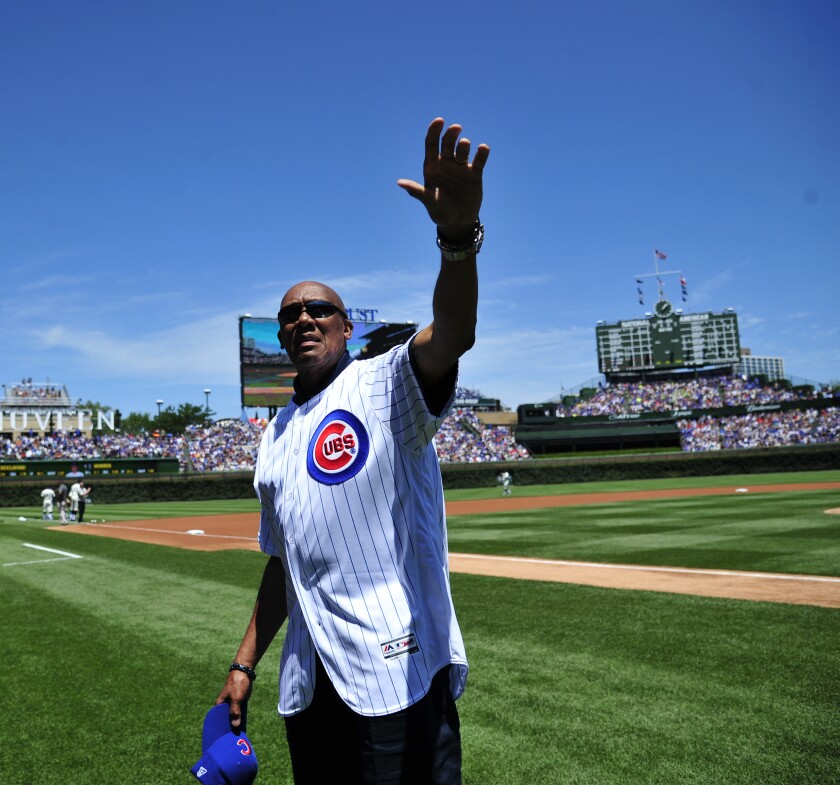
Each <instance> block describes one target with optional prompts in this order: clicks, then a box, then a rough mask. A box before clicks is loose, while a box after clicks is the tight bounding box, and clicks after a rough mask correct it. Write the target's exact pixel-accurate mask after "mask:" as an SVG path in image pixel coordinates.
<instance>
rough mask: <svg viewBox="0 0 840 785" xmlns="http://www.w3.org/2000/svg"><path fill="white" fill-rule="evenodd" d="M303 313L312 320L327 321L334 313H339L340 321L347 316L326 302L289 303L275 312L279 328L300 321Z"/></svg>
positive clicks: (335, 306)
mask: <svg viewBox="0 0 840 785" xmlns="http://www.w3.org/2000/svg"><path fill="white" fill-rule="evenodd" d="M304 311H306V312H307V313H308V314H309V315H310V316H311V317H312V318H313V319H329V317H330V316H332V315H333V314H336V313H340V314H341V318H342V319H346V318H347V314H346V313H344V311H342V310H341V308H339V307H338V306H337V305H333V304H332V303H328V302H327V301H326V300H309V301H307V302H304V303H290V304H289V305H287V306H285V307H283V308H281V309H280V310H279V311H278V312H277V321H278V322H280V326H281V327H285V326H286V325H287V324H294V323H295V322H296V321H297V320H298V319H300V315H301V314H302V313H303V312H304Z"/></svg>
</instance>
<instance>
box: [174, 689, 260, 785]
mask: <svg viewBox="0 0 840 785" xmlns="http://www.w3.org/2000/svg"><path fill="white" fill-rule="evenodd" d="M201 751H202V753H203V754H202V756H201V760H199V761H198V763H196V764H195V766H193V767H192V768H191V769H190V771H191V772H192V773H193V775H194V776H195V778H196V779H197V780H199V781H200V782H203V783H204V785H251V783H252V782H253V781H254V779H255V777H256V776H257V754H256V753H255V752H254V748H253V746H252V745H251V740H250V739H249V738H248V737H247V736H246V735H245V732H244V730H243V731H242V732H240V733H234V732H233V730H232V729H231V727H230V706H228V704H227V703H220V704H219V705H218V706H214V707H213V708H212V709H210V711H208V712H207V715H206V716H205V717H204V731H203V733H202V735H201Z"/></svg>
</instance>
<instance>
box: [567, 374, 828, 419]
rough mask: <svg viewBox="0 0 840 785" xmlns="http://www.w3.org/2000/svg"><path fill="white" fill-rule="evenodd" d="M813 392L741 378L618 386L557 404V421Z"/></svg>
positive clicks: (779, 399) (776, 399)
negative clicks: (587, 397)
mask: <svg viewBox="0 0 840 785" xmlns="http://www.w3.org/2000/svg"><path fill="white" fill-rule="evenodd" d="M818 397H819V394H818V393H816V392H814V391H813V390H811V391H809V392H797V391H795V390H792V389H789V388H786V387H784V386H782V385H779V384H772V385H769V386H766V385H762V384H760V383H759V382H758V381H757V380H755V379H749V378H748V379H745V378H743V377H741V376H713V377H708V378H701V379H685V380H680V381H661V382H621V383H617V384H610V385H609V386H606V387H603V386H602V387H599V388H598V390H597V391H596V392H595V394H594V395H593V396H592V397H591V398H589V399H588V400H580V401H577V402H575V403H573V404H570V405H568V406H567V405H563V404H558V405H557V410H556V414H557V416H558V417H591V416H593V415H599V414H636V413H644V412H662V411H673V410H675V409H714V408H718V407H722V406H744V405H753V404H754V405H759V404H765V403H782V402H785V401H801V400H812V399H815V398H818Z"/></svg>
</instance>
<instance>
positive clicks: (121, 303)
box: [0, 0, 840, 416]
mask: <svg viewBox="0 0 840 785" xmlns="http://www.w3.org/2000/svg"><path fill="white" fill-rule="evenodd" d="M838 41H840V5H838V4H837V3H834V2H830V1H829V0H819V1H817V0H804V1H801V0H797V2H793V1H792V0H791V1H789V2H778V1H776V2H774V1H773V0H765V1H762V2H758V1H756V0H749V1H743V2H735V3H733V2H729V1H728V0H727V1H726V2H719V1H716V0H704V1H703V2H674V0H647V1H645V0H641V1H640V2H615V1H613V2H598V1H597V0H596V1H595V2H586V3H569V2H562V1H561V2H557V0H554V2H549V1H548V0H546V1H545V2H534V1H533V0H525V1H524V2H517V3H497V4H489V3H476V2H463V3H458V4H453V3H442V2H438V1H437V0H432V2H426V3H423V4H407V3H389V2H360V3H340V2H317V1H316V2H310V3H298V4H289V3H279V2H265V1H264V0H255V1H254V2H246V3H232V2H217V1H216V0H202V2H197V1H193V0H179V2H175V3H172V2H166V3H164V2H160V1H159V0H146V2H143V3H106V2H92V1H90V0H88V1H85V0H79V1H78V2H73V3H67V2H59V1H58V0H42V2H38V3H32V2H25V0H9V1H8V2H5V3H3V5H2V8H1V9H0V101H2V108H3V120H2V123H0V182H2V188H0V237H2V244H0V270H2V272H0V276H1V280H2V287H0V330H2V355H0V369H2V374H1V375H2V379H0V381H2V382H3V383H5V384H9V383H12V382H16V381H19V380H20V379H21V378H23V377H32V379H33V380H34V381H36V382H44V381H46V380H48V379H49V381H50V382H53V383H60V384H66V385H67V386H68V388H69V390H70V393H71V394H72V395H73V396H77V397H80V398H82V399H86V400H87V399H93V400H98V401H101V402H102V403H104V404H106V405H109V406H112V407H114V408H119V409H121V410H122V411H123V412H124V413H128V412H130V411H138V412H150V413H154V412H155V411H156V405H155V401H156V400H157V399H159V398H160V399H163V400H164V401H165V405H178V404H180V403H184V402H190V403H194V404H198V405H203V404H204V393H203V390H204V389H205V388H210V389H212V394H211V397H210V405H211V408H212V409H213V410H214V411H215V412H216V413H217V415H218V416H237V415H238V414H239V410H240V409H239V369H238V332H237V328H238V324H237V317H238V316H239V315H241V314H245V313H250V314H253V315H254V316H271V315H272V314H274V313H275V312H276V310H277V305H278V303H279V300H280V297H281V296H282V294H283V292H284V291H285V290H286V289H287V288H288V286H290V285H291V284H293V283H295V282H296V281H298V280H301V279H310V278H314V279H317V280H323V281H325V282H327V283H329V284H330V285H332V286H333V287H334V288H335V289H337V290H338V291H339V292H341V293H342V295H343V297H344V300H345V302H346V304H347V305H348V306H349V307H356V308H377V309H378V310H379V315H380V317H382V318H384V319H388V320H391V321H414V322H419V323H421V324H422V323H426V322H427V321H428V320H429V319H430V318H431V305H430V303H431V292H432V287H433V285H434V280H435V276H436V273H437V268H438V264H439V262H438V256H437V252H436V248H435V245H434V229H433V227H432V225H431V223H430V222H429V221H428V218H427V217H426V215H425V212H424V211H423V209H422V207H421V206H420V204H419V203H417V202H415V201H414V200H412V199H411V198H410V197H408V196H407V195H406V194H404V193H403V192H402V191H401V190H400V189H399V188H398V187H397V185H396V181H397V179H398V178H400V177H410V178H414V179H419V178H420V172H421V164H422V155H423V135H424V133H425V128H426V126H427V125H428V123H429V121H430V120H432V119H433V118H434V117H435V116H437V115H441V116H443V117H444V118H446V120H447V121H448V122H459V123H461V124H462V125H463V126H464V132H465V135H467V136H469V137H470V138H471V139H472V140H473V142H474V143H479V142H486V143H488V144H489V145H490V146H491V154H490V160H489V162H488V164H487V168H486V170H485V203H484V208H483V210H482V219H483V221H484V223H485V226H486V240H485V244H484V249H483V250H482V252H481V255H480V257H479V261H480V276H481V304H480V308H479V329H478V340H477V343H476V346H475V347H474V348H473V350H472V351H471V352H470V353H469V354H468V355H467V356H466V357H465V358H464V360H463V363H462V373H461V381H462V383H463V384H464V385H466V386H468V387H472V388H474V389H478V390H480V391H481V392H483V393H484V394H485V395H487V396H491V397H497V398H500V399H501V400H502V402H503V403H504V404H506V405H507V406H510V407H511V408H515V407H516V406H517V405H518V404H520V403H525V402H535V401H541V400H545V399H548V398H551V397H553V396H556V395H558V394H559V393H560V392H561V390H563V389H569V388H573V387H575V386H577V385H579V384H581V383H583V382H586V381H588V380H590V379H592V378H594V377H595V376H596V375H597V362H596V354H595V323H596V321H598V320H599V319H605V320H607V321H618V320H620V319H626V318H634V317H638V316H640V315H642V314H643V313H644V311H645V310H649V309H650V307H651V306H652V304H653V300H654V299H655V298H654V297H653V286H652V285H651V284H647V285H646V289H647V291H648V302H647V303H646V305H645V306H642V305H639V303H638V301H637V298H636V288H635V286H636V285H635V282H634V276H635V275H636V274H638V273H649V272H652V271H653V249H654V248H659V249H661V250H663V251H665V252H666V253H667V254H668V260H667V262H665V263H663V266H664V267H665V268H666V269H669V270H670V269H679V270H681V271H682V272H683V274H684V276H685V277H686V279H687V282H688V290H689V300H688V303H687V304H686V308H687V309H688V310H692V311H706V310H712V311H720V310H722V309H723V308H724V307H733V308H735V310H736V311H737V313H738V316H739V324H740V330H741V342H742V345H744V346H748V347H750V348H751V349H752V351H753V353H754V354H761V355H781V356H782V357H784V360H785V364H786V369H787V371H788V373H789V374H791V375H793V376H795V377H798V378H802V379H807V380H813V381H817V382H824V381H829V380H833V379H838V378H840V309H838V307H837V304H836V300H837V296H838V292H839V291H840V286H838V284H840V272H838V271H840V45H838ZM666 294H667V295H668V296H669V297H670V298H672V299H673V300H674V301H675V302H676V301H678V300H679V297H678V285H677V282H676V280H675V279H672V280H671V281H666ZM680 304H681V303H680ZM249 413H250V412H249ZM262 413H263V414H264V413H265V412H264V411H263V412H262Z"/></svg>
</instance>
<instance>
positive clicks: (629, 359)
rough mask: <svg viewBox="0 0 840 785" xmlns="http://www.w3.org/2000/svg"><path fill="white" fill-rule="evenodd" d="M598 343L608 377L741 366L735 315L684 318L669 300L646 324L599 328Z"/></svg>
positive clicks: (660, 304) (634, 322) (637, 322)
mask: <svg viewBox="0 0 840 785" xmlns="http://www.w3.org/2000/svg"><path fill="white" fill-rule="evenodd" d="M595 340H596V343H597V346H598V370H599V371H600V372H601V373H604V374H611V373H622V372H624V373H633V372H637V371H655V370H670V369H676V368H697V367H701V366H704V365H737V364H738V362H739V361H740V359H741V344H740V340H739V337H738V317H737V316H736V315H735V312H734V311H729V310H727V311H725V312H724V313H691V314H683V313H679V312H677V311H675V310H674V307H673V306H672V305H671V303H670V302H668V301H667V300H665V299H661V300H659V302H657V303H656V305H655V306H654V308H653V314H651V315H649V316H646V317H645V318H644V319H630V320H627V321H623V322H617V323H615V324H599V325H598V326H597V327H596V328H595Z"/></svg>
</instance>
